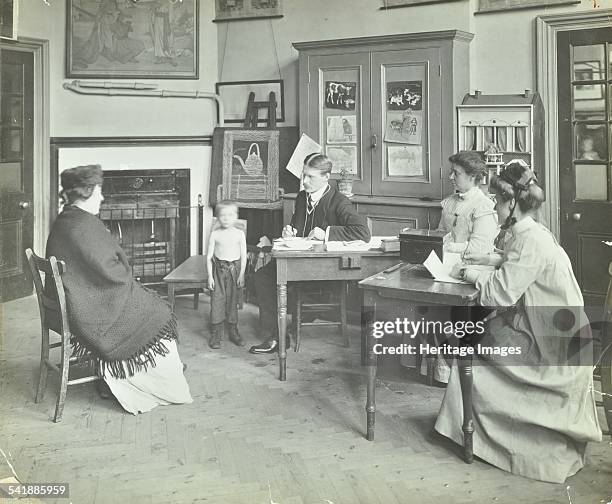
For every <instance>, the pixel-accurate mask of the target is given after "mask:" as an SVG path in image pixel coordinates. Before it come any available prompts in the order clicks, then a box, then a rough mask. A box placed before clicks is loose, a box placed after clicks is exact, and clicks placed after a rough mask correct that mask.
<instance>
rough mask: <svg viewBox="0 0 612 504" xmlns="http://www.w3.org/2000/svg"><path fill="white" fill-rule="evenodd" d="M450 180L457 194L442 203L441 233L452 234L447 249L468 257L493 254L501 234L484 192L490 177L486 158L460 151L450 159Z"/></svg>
mask: <svg viewBox="0 0 612 504" xmlns="http://www.w3.org/2000/svg"><path fill="white" fill-rule="evenodd" d="M448 160H449V161H450V162H451V170H450V179H451V181H452V183H453V187H454V188H455V191H456V192H455V193H454V194H451V195H450V196H448V197H447V198H445V199H444V200H442V218H441V219H440V224H439V225H438V230H439V231H447V232H449V233H450V236H451V241H450V242H448V243H446V244H445V250H447V251H449V252H460V253H462V254H464V255H466V254H488V253H489V252H493V241H494V240H495V237H496V236H497V233H498V232H499V229H498V225H497V218H496V216H495V209H494V208H493V206H494V204H493V201H492V200H491V198H489V196H487V195H486V194H485V193H484V192H482V191H481V189H480V184H481V183H482V179H483V178H484V177H485V175H486V174H487V165H486V164H485V162H484V159H483V158H482V155H481V154H479V153H477V152H473V151H460V152H458V153H457V154H453V155H452V156H451V157H449V158H448Z"/></svg>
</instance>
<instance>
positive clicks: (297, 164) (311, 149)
mask: <svg viewBox="0 0 612 504" xmlns="http://www.w3.org/2000/svg"><path fill="white" fill-rule="evenodd" d="M322 151H323V147H321V146H320V145H319V144H318V143H317V142H315V141H314V140H313V139H312V138H310V137H309V136H308V135H307V134H306V133H302V136H301V138H300V141H299V142H298V144H297V145H296V146H295V150H294V151H293V154H291V159H289V162H288V163H287V170H289V171H290V172H291V173H293V175H295V176H296V177H297V178H299V179H300V180H301V179H302V169H303V168H304V159H305V158H306V156H308V155H309V154H313V153H315V152H322ZM300 190H301V188H300Z"/></svg>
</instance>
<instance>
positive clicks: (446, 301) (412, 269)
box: [359, 264, 478, 463]
mask: <svg viewBox="0 0 612 504" xmlns="http://www.w3.org/2000/svg"><path fill="white" fill-rule="evenodd" d="M359 287H360V288H361V289H363V305H362V326H361V342H362V355H363V354H364V353H365V357H366V359H365V360H366V366H367V368H368V388H367V401H366V415H367V436H366V437H367V439H368V440H369V441H372V440H373V439H374V422H375V415H376V401H375V389H376V371H377V365H378V356H377V354H376V353H375V352H374V344H375V341H377V340H376V338H374V336H373V335H372V330H371V327H372V322H374V321H376V320H385V319H384V318H381V319H377V318H376V317H377V311H378V312H379V314H382V313H381V312H383V311H384V307H385V304H387V305H388V306H389V305H393V304H395V305H396V306H399V307H400V308H401V311H398V312H397V313H398V315H397V316H399V314H402V316H403V314H404V313H406V312H407V311H408V307H409V306H412V307H414V306H420V307H423V306H427V305H438V306H440V305H446V306H468V307H469V306H473V305H475V304H476V298H477V294H478V291H477V290H476V288H475V287H474V286H473V285H467V284H453V283H444V282H436V281H434V280H433V278H432V277H431V275H430V274H429V273H428V272H427V270H426V269H425V267H424V266H422V265H420V264H418V265H417V264H405V265H404V266H402V267H401V268H399V269H397V270H395V271H393V272H391V273H381V274H376V275H372V276H370V277H369V278H366V279H365V280H362V281H361V282H359ZM457 362H458V364H459V372H460V381H461V395H462V399H463V427H462V428H463V436H464V438H463V439H464V455H465V460H466V462H468V463H471V462H472V460H473V447H472V434H473V432H474V426H473V421H472V395H471V391H472V361H471V358H465V359H457Z"/></svg>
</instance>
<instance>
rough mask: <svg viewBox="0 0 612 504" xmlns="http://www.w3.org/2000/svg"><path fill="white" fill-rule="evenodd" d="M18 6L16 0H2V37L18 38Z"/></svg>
mask: <svg viewBox="0 0 612 504" xmlns="http://www.w3.org/2000/svg"><path fill="white" fill-rule="evenodd" d="M18 6H19V2H17V1H16V0H0V38H7V39H13V40H17V19H19V17H18V13H17V11H18Z"/></svg>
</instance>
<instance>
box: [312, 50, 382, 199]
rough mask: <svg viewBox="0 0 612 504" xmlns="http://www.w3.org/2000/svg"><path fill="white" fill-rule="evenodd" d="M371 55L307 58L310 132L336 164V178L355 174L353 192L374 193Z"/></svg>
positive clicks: (331, 55) (334, 168) (334, 166)
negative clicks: (309, 82) (371, 167)
mask: <svg viewBox="0 0 612 504" xmlns="http://www.w3.org/2000/svg"><path fill="white" fill-rule="evenodd" d="M369 61H370V55H369V53H359V52H358V53H349V54H329V55H322V56H312V57H311V58H309V63H308V75H309V79H310V81H311V84H312V81H313V79H316V81H315V82H316V83H317V85H311V86H309V87H308V103H309V113H308V132H309V133H310V135H312V136H313V139H314V140H315V141H317V142H318V143H319V144H320V145H321V146H322V147H323V152H325V154H327V156H328V157H329V158H330V159H331V160H332V163H333V172H332V176H333V178H338V177H340V175H342V176H351V178H352V179H353V192H354V193H355V194H370V190H371V185H370V178H371V177H370V165H371V155H370V149H369V144H368V145H367V146H365V148H364V142H367V141H369V128H370V87H369V86H370V84H369V82H370V66H369Z"/></svg>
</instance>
